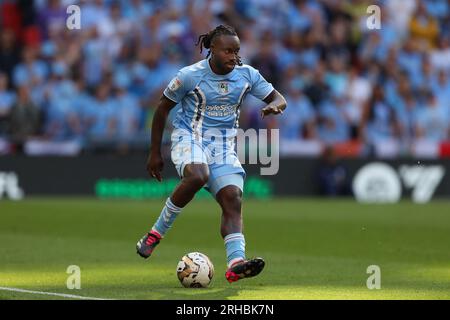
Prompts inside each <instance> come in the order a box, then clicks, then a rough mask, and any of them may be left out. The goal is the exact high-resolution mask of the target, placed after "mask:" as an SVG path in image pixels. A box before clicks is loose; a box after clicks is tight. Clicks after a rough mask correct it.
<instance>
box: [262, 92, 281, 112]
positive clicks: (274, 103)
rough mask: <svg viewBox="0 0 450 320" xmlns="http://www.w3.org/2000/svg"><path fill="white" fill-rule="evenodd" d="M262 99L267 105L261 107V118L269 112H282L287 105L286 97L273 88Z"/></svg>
mask: <svg viewBox="0 0 450 320" xmlns="http://www.w3.org/2000/svg"><path fill="white" fill-rule="evenodd" d="M263 101H264V102H265V103H267V106H265V107H264V108H262V109H261V117H262V118H264V117H265V116H267V115H269V114H280V113H281V114H282V113H283V110H284V109H286V107H287V103H286V99H285V98H284V97H283V96H282V95H281V93H279V92H278V91H277V90H275V89H273V90H272V92H271V93H269V95H268V96H267V97H266V98H265V99H264V100H263Z"/></svg>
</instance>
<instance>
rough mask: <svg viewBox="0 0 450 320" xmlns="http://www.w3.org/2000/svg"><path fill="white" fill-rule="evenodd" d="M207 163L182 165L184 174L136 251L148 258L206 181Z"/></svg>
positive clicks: (207, 173) (207, 174)
mask: <svg viewBox="0 0 450 320" xmlns="http://www.w3.org/2000/svg"><path fill="white" fill-rule="evenodd" d="M208 176H209V171H208V165H207V164H204V163H195V164H187V165H186V166H185V167H184V175H183V178H182V179H181V181H180V183H179V184H178V185H177V186H176V188H175V190H174V191H173V193H172V195H171V196H170V197H169V198H167V200H166V203H165V205H164V207H163V209H162V210H161V213H160V215H159V217H158V219H157V220H156V222H155V224H154V225H153V227H152V229H151V230H150V232H148V233H147V234H146V235H145V236H144V237H143V238H142V239H141V240H139V242H138V243H137V245H136V250H137V253H138V254H139V255H140V256H141V257H143V258H148V257H149V256H150V255H151V254H152V252H153V250H154V249H155V247H156V246H157V245H158V244H159V242H160V240H161V239H162V238H163V237H164V236H165V235H166V233H167V231H168V230H169V229H170V228H171V227H172V225H173V223H174V221H175V219H176V218H177V217H178V215H179V214H180V213H181V210H182V209H183V207H184V206H186V205H187V204H188V203H189V202H190V201H191V200H192V199H193V198H194V196H195V194H196V193H197V192H198V191H199V190H200V189H201V188H202V187H203V186H204V185H205V183H206V182H207V181H208Z"/></svg>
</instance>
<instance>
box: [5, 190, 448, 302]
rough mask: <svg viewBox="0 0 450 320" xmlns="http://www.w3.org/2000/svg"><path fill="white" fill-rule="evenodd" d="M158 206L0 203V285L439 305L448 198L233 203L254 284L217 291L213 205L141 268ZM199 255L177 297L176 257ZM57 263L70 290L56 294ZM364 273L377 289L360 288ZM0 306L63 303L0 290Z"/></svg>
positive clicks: (195, 212) (185, 220)
mask: <svg viewBox="0 0 450 320" xmlns="http://www.w3.org/2000/svg"><path fill="white" fill-rule="evenodd" d="M162 205H163V200H158V201H156V200H154V201H131V200H123V201H122V200H96V199H84V198H83V199H82V198H80V199H78V198H73V199H57V198H54V199H53V198H51V199H50V198H42V199H40V198H31V199H27V200H24V201H21V202H10V201H1V202H0V287H11V288H20V289H26V290H34V291H44V292H54V293H62V294H73V295H79V296H87V297H98V298H112V299H153V300H156V299H171V300H172V299H249V300H253V299H285V300H288V299H295V300H297V299H450V248H449V245H450V202H448V201H435V202H432V203H430V204H426V205H415V204H412V203H410V202H408V201H404V202H401V203H399V204H395V205H361V204H357V203H355V202H354V201H353V200H350V199H348V200H324V199H287V198H286V199H271V200H264V201H257V200H244V227H245V230H244V231H245V235H246V242H247V255H248V256H262V257H264V258H265V259H266V268H265V270H264V271H263V272H262V273H261V274H260V275H259V276H258V277H255V278H251V279H245V280H242V281H239V282H237V283H233V284H229V283H228V282H227V281H226V280H225V277H224V273H225V249H224V244H223V240H222V239H221V237H220V233H219V224H220V210H219V207H218V205H217V204H216V203H215V202H214V201H212V200H211V201H209V200H200V199H198V200H195V201H193V202H192V203H191V204H189V205H188V207H187V208H185V210H184V211H183V213H182V214H181V215H180V216H179V218H178V219H177V220H176V222H175V225H174V226H173V228H172V230H170V231H169V233H168V234H167V236H166V238H165V239H164V240H163V241H162V242H161V244H160V245H159V246H158V248H157V249H156V250H155V252H154V254H153V256H152V257H151V258H150V259H148V260H144V259H142V258H140V257H139V256H138V255H137V254H136V252H135V244H136V242H137V240H138V239H139V238H140V237H141V236H142V235H143V234H144V233H145V231H146V230H147V229H148V228H149V227H150V226H151V225H152V224H153V222H154V220H155V219H156V217H157V215H158V214H159V211H160V209H161V206H162ZM191 251H200V252H203V253H205V254H206V255H208V256H209V257H210V258H211V260H212V262H213V263H214V266H215V271H216V274H215V277H214V279H213V282H212V285H211V286H210V287H209V288H207V289H186V288H183V287H182V286H181V284H180V283H179V282H178V279H177V277H176V265H177V262H178V260H179V259H180V258H181V257H182V256H183V255H184V254H185V253H187V252H191ZM69 265H77V266H79V267H80V269H81V289H80V290H69V289H67V287H66V281H67V278H68V277H69V276H70V275H69V274H67V273H66V270H67V267H68V266H69ZM370 265H377V266H379V267H380V270H381V289H379V290H377V289H373V290H369V289H368V288H367V286H366V281H367V279H368V277H369V276H371V274H368V273H367V268H368V266H370ZM0 299H63V297H58V296H44V295H38V294H32V293H20V292H11V291H5V290H0Z"/></svg>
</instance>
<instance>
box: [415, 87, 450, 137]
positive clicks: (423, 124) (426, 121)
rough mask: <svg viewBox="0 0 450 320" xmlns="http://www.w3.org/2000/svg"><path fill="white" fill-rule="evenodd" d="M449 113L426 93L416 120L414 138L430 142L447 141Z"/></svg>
mask: <svg viewBox="0 0 450 320" xmlns="http://www.w3.org/2000/svg"><path fill="white" fill-rule="evenodd" d="M449 121H450V119H449V113H448V108H447V106H446V105H443V104H441V103H440V101H439V100H438V99H437V97H436V96H435V95H434V94H433V93H432V92H430V91H429V92H427V93H426V101H425V106H424V108H423V109H422V110H421V111H419V113H418V116H417V118H416V137H417V138H422V139H425V140H428V141H430V142H441V141H445V140H447V139H449V129H450V126H449Z"/></svg>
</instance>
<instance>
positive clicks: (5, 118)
mask: <svg viewBox="0 0 450 320" xmlns="http://www.w3.org/2000/svg"><path fill="white" fill-rule="evenodd" d="M15 101H16V95H15V93H14V92H13V91H11V90H8V76H7V75H6V74H4V73H0V137H1V136H3V135H6V133H7V131H8V122H9V117H10V112H11V108H12V106H13V104H14V103H15Z"/></svg>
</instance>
